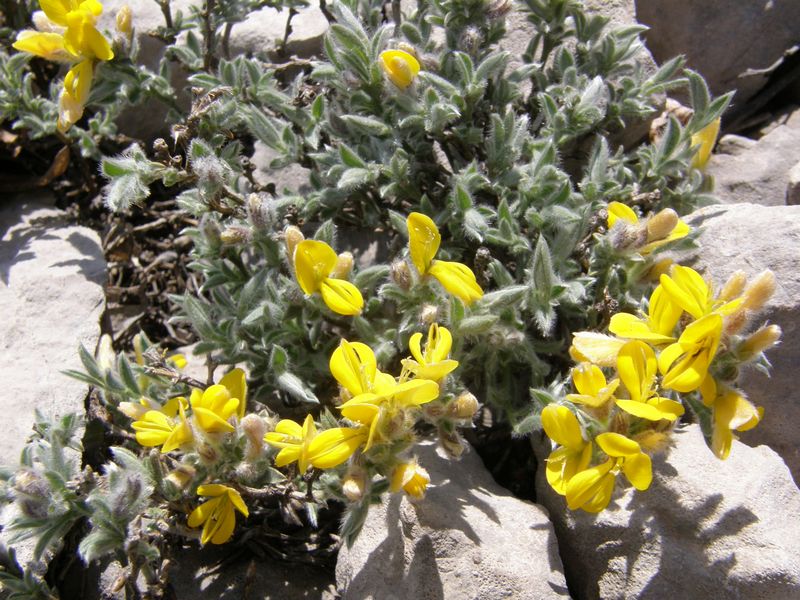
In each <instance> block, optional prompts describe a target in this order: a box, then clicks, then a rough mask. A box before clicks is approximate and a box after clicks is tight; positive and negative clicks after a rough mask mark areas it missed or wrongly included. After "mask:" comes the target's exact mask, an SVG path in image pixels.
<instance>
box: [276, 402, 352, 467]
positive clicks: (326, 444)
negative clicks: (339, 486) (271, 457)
mask: <svg viewBox="0 0 800 600" xmlns="http://www.w3.org/2000/svg"><path fill="white" fill-rule="evenodd" d="M366 438H367V431H366V429H365V428H363V427H360V428H358V429H354V428H352V427H335V428H333V429H326V430H325V431H322V432H317V426H316V425H315V424H314V419H313V417H312V416H311V415H308V416H307V417H306V419H305V421H304V422H303V425H302V426H300V425H299V424H298V423H296V422H294V421H291V420H289V419H283V420H282V421H280V422H278V424H277V425H276V426H275V431H271V432H269V433H267V434H266V435H265V436H264V441H265V442H267V443H268V444H269V445H271V446H274V447H276V448H280V449H281V450H280V452H278V455H277V456H276V457H275V465H276V466H278V467H285V466H286V465H288V464H291V463H293V462H295V461H297V463H298V468H299V471H300V473H301V474H304V473H305V472H306V470H307V469H308V466H309V465H312V466H314V467H316V468H318V469H332V468H333V467H336V466H338V465H340V464H342V463H343V462H345V461H346V460H347V459H348V458H350V456H352V454H353V453H354V452H355V451H356V450H357V449H358V447H359V446H361V444H363V443H364V441H365V440H366Z"/></svg>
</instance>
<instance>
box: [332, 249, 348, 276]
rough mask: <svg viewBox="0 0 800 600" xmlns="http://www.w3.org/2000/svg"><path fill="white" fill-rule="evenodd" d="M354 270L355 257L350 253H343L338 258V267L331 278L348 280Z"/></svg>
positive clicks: (334, 268) (334, 269)
mask: <svg viewBox="0 0 800 600" xmlns="http://www.w3.org/2000/svg"><path fill="white" fill-rule="evenodd" d="M352 270H353V255H352V254H351V253H350V252H342V253H341V254H339V256H337V257H336V266H335V267H333V272H332V273H331V277H333V278H334V279H347V278H348V276H349V275H350V273H351V272H352Z"/></svg>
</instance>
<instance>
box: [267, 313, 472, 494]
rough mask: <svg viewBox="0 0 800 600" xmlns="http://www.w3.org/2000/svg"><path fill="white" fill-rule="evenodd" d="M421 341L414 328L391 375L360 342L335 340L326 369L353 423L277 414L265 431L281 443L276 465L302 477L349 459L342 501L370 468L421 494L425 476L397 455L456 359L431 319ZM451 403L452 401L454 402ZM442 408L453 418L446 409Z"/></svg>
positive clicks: (360, 488) (362, 486)
mask: <svg viewBox="0 0 800 600" xmlns="http://www.w3.org/2000/svg"><path fill="white" fill-rule="evenodd" d="M421 339H422V334H421V333H415V334H414V335H413V336H412V338H411V340H410V342H409V345H410V352H411V354H412V357H413V358H407V359H404V360H403V361H402V364H403V368H402V371H401V373H400V375H399V376H398V377H394V376H392V375H390V374H388V373H384V372H383V371H381V370H379V369H378V364H377V360H376V357H375V353H374V352H373V350H372V349H371V348H370V347H369V346H367V345H366V344H363V343H361V342H349V341H347V340H344V339H343V340H341V341H340V343H339V346H338V347H337V348H336V350H334V352H333V354H332V355H331V357H330V364H329V367H330V371H331V374H332V375H333V377H334V378H335V379H336V381H337V382H338V383H339V385H340V389H341V393H340V397H341V398H342V400H343V402H342V404H341V405H340V406H339V407H338V408H339V411H340V412H341V415H342V417H344V418H345V419H346V420H347V421H348V422H349V423H351V424H352V425H354V426H352V427H335V428H331V429H326V430H325V431H318V430H317V427H316V425H315V423H314V420H313V417H312V416H311V415H308V416H306V418H305V421H304V422H303V424H302V425H300V424H299V423H297V422H295V421H292V420H290V419H283V420H281V421H280V422H279V423H278V424H277V425H276V426H275V429H274V431H271V432H268V433H267V434H266V435H265V436H264V441H265V442H266V443H267V444H269V445H271V446H274V447H276V448H279V449H280V451H279V452H278V454H277V456H276V458H275V464H276V466H278V467H284V466H287V465H290V464H292V463H295V462H296V463H297V467H298V469H299V474H300V475H301V476H302V475H305V473H306V471H307V470H308V468H309V467H314V468H316V469H331V468H334V467H337V466H339V465H341V464H343V463H345V462H346V461H348V460H349V459H352V460H351V464H350V468H349V470H348V475H347V476H346V478H345V484H344V486H343V487H344V493H345V494H346V495H347V497H348V498H349V499H351V500H357V499H360V498H361V497H363V495H364V493H365V490H366V487H367V486H368V485H369V484H370V483H371V475H372V474H378V475H382V476H384V477H387V478H389V480H390V482H391V485H390V488H391V489H392V490H393V491H399V490H400V489H403V490H405V491H406V493H408V494H409V495H410V496H412V497H415V498H420V497H422V496H423V495H424V493H425V489H426V487H427V484H428V482H429V480H430V479H429V477H428V474H427V472H426V471H425V469H424V468H422V467H421V466H420V465H419V464H417V462H416V459H413V458H412V459H407V458H403V455H404V454H405V453H406V450H407V449H408V448H410V447H411V445H412V444H413V442H414V440H415V435H414V431H413V429H414V425H415V424H416V423H417V421H418V419H419V417H420V416H421V407H422V406H423V405H427V404H429V403H431V402H433V401H434V400H437V399H439V398H440V396H441V393H442V389H443V387H444V385H445V380H446V377H447V375H448V374H449V373H450V372H452V371H453V370H454V369H456V368H457V367H458V362H457V361H455V360H453V359H450V358H449V353H450V349H451V345H452V336H451V334H450V332H449V331H448V330H447V329H446V328H444V327H442V326H440V325H438V324H436V323H434V324H433V325H431V327H430V329H429V331H428V342H427V344H426V346H425V348H424V349H423V348H422V347H421V343H420V342H421ZM452 403H453V405H454V407H455V405H456V404H457V400H456V401H453V402H452ZM476 409H477V403H475V405H474V406H472V411H471V412H470V414H469V415H467V416H466V417H464V416H463V415H462V416H460V418H461V419H462V420H463V419H465V418H469V419H471V417H472V414H473V413H474V411H475V410H476ZM462 412H463V411H462ZM449 413H450V414H451V415H453V416H454V417H455V418H459V416H458V415H455V413H454V412H453V410H452V409H451V410H450V411H449ZM441 414H442V415H445V414H447V411H446V410H443V411H441ZM368 474H369V475H370V476H368Z"/></svg>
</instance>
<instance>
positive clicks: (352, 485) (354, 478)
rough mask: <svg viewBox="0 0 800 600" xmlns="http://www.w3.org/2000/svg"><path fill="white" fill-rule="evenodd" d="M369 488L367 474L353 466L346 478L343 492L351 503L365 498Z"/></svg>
mask: <svg viewBox="0 0 800 600" xmlns="http://www.w3.org/2000/svg"><path fill="white" fill-rule="evenodd" d="M366 487H367V474H366V472H365V471H364V469H362V468H361V467H358V466H351V467H350V469H349V470H348V471H347V474H346V475H345V476H344V481H343V482H342V492H343V493H344V495H345V496H346V497H347V499H348V500H350V502H358V501H359V500H361V499H362V498H363V497H364V490H365V489H366Z"/></svg>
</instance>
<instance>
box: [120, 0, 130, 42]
mask: <svg viewBox="0 0 800 600" xmlns="http://www.w3.org/2000/svg"><path fill="white" fill-rule="evenodd" d="M116 24H117V31H119V32H120V33H122V34H124V35H126V36H127V37H128V38H129V39H130V37H131V34H132V33H133V11H131V7H130V6H128V5H127V4H123V5H122V8H120V9H119V10H118V11H117V17H116Z"/></svg>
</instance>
